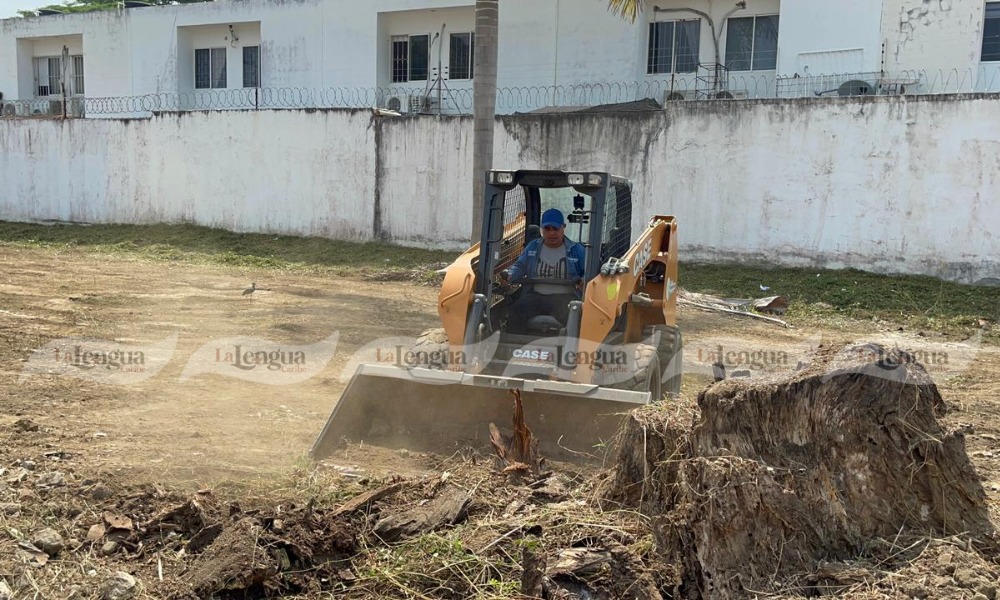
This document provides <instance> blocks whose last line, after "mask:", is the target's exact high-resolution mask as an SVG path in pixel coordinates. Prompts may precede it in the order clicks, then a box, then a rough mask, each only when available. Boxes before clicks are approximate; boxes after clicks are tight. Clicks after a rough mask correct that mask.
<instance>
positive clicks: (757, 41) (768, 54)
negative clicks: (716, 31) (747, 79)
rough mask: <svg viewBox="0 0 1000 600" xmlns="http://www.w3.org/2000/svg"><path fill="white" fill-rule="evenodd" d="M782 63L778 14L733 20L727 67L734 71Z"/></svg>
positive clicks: (729, 37)
mask: <svg viewBox="0 0 1000 600" xmlns="http://www.w3.org/2000/svg"><path fill="white" fill-rule="evenodd" d="M777 65H778V15H771V16H766V17H738V18H732V19H729V24H728V32H727V33H726V67H727V68H728V69H729V70H730V71H768V70H774V69H775V68H777Z"/></svg>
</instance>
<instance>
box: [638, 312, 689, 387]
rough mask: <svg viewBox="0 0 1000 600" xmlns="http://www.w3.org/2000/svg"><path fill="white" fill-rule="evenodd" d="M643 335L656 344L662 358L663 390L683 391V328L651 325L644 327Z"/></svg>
mask: <svg viewBox="0 0 1000 600" xmlns="http://www.w3.org/2000/svg"><path fill="white" fill-rule="evenodd" d="M642 337H643V339H645V340H651V341H653V343H655V344H656V354H657V356H659V358H660V369H661V370H662V371H661V377H660V381H662V382H663V392H664V393H667V394H672V395H677V394H680V393H681V379H682V373H683V371H684V344H683V339H682V337H681V330H680V329H679V328H677V327H674V326H672V325H650V326H648V327H646V328H645V329H643V332H642Z"/></svg>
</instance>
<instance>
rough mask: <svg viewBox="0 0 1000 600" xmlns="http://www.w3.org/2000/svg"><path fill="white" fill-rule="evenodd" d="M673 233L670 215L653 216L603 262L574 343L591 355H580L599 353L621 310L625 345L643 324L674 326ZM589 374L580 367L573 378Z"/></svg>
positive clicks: (635, 339)
mask: <svg viewBox="0 0 1000 600" xmlns="http://www.w3.org/2000/svg"><path fill="white" fill-rule="evenodd" d="M676 233H677V222H676V220H675V219H674V217H672V216H660V215H657V216H654V217H653V218H652V219H650V221H649V226H648V227H647V228H646V230H645V231H644V232H643V233H642V235H641V236H639V238H638V239H637V240H636V242H635V243H634V244H633V245H632V247H631V248H629V250H628V252H626V253H625V255H624V256H622V257H620V258H618V259H617V260H614V259H612V260H609V261H607V262H606V263H605V264H604V265H602V268H601V272H600V273H599V274H598V275H597V276H596V277H594V278H593V279H591V280H590V282H589V283H588V284H587V289H586V293H585V295H584V304H583V311H582V316H581V323H580V340H579V343H578V346H577V347H578V351H579V352H581V353H590V354H584V356H597V355H598V352H599V350H600V347H601V344H602V343H604V341H605V340H606V339H607V337H608V334H610V333H611V330H612V329H613V328H614V326H615V323H616V322H617V321H618V319H619V317H621V315H622V313H623V312H625V313H626V327H625V340H624V341H625V343H636V342H639V341H641V339H642V333H643V329H644V328H645V327H646V326H648V325H657V324H665V325H675V324H676V320H677V295H676V293H675V292H676V289H677V235H676ZM657 263H658V264H657ZM651 267H652V268H651ZM649 275H652V276H649ZM593 375H594V371H593V370H592V369H589V368H584V367H581V368H578V369H577V370H576V371H575V372H573V374H572V380H573V381H575V382H578V383H590V382H592V379H593Z"/></svg>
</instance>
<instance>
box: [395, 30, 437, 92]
mask: <svg viewBox="0 0 1000 600" xmlns="http://www.w3.org/2000/svg"><path fill="white" fill-rule="evenodd" d="M429 54H430V36H428V35H409V36H407V35H397V36H393V38H392V78H391V81H392V82H393V83H400V82H406V81H426V80H427V64H428V62H429V58H430V56H429Z"/></svg>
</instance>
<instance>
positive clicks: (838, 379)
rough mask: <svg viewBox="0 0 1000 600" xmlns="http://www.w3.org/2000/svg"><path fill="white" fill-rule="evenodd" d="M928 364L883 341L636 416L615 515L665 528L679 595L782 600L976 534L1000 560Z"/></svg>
mask: <svg viewBox="0 0 1000 600" xmlns="http://www.w3.org/2000/svg"><path fill="white" fill-rule="evenodd" d="M945 411H946V406H945V403H944V401H943V400H942V398H941V395H940V394H939V393H938V390H937V388H936V386H935V385H934V383H933V381H932V380H931V378H930V377H929V376H928V375H927V373H926V371H925V370H924V369H923V367H922V366H921V365H919V364H918V363H917V362H915V361H913V360H912V359H911V358H910V357H909V356H908V355H907V354H906V353H904V352H901V351H898V350H890V349H886V348H882V347H879V346H873V345H863V346H848V347H837V348H825V349H822V351H821V352H820V353H818V355H817V357H816V360H815V361H814V362H813V364H811V365H808V366H806V367H804V368H803V369H801V370H800V371H798V372H797V373H795V374H794V375H792V376H790V377H788V378H784V379H770V380H768V379H761V380H748V379H744V380H738V379H733V380H726V381H723V382H719V383H717V384H715V385H713V386H711V387H709V388H708V389H706V390H705V391H703V392H702V393H701V394H700V395H699V397H698V401H697V406H696V407H689V409H688V410H683V409H680V408H676V407H651V408H649V409H647V410H642V411H638V412H636V413H635V414H634V415H633V416H632V417H631V418H630V419H629V420H628V422H627V424H626V426H625V428H624V429H623V431H622V436H621V443H622V446H621V448H622V449H621V453H620V456H619V458H618V461H617V464H616V466H615V469H614V476H613V477H612V478H611V480H610V481H609V484H608V485H607V486H606V487H605V489H604V495H605V497H606V498H607V499H608V500H609V501H610V502H611V503H620V504H624V505H626V506H629V507H634V508H638V509H640V510H641V511H642V512H643V513H645V514H647V515H650V516H651V518H652V520H653V529H654V532H655V538H656V546H657V551H658V552H660V553H661V554H662V555H663V557H664V559H665V561H666V562H668V563H672V564H675V565H678V566H679V570H678V577H677V580H676V581H675V586H676V587H675V593H676V596H677V597H686V598H696V597H712V598H726V597H742V596H743V595H745V594H746V593H747V590H756V591H770V592H778V591H780V589H777V587H776V585H777V583H778V582H780V581H782V580H785V579H787V578H789V577H794V576H796V574H798V573H802V572H804V571H813V570H815V569H816V568H817V566H818V565H819V564H820V563H821V561H829V560H845V559H849V558H855V557H858V556H860V555H862V554H863V553H864V551H865V550H866V548H870V547H871V546H872V543H873V540H886V539H888V540H892V539H894V538H896V539H898V538H899V536H901V535H911V534H919V535H922V536H948V535H953V534H963V535H968V536H971V537H972V538H974V539H975V540H977V542H978V543H979V544H980V545H988V546H989V547H990V548H992V544H993V536H994V530H993V526H992V524H991V523H990V520H989V516H988V513H987V507H986V496H985V493H984V490H983V488H982V486H981V485H980V482H979V478H978V476H977V475H976V473H975V471H974V469H973V467H972V464H971V463H970V461H969V458H968V456H967V454H966V451H965V441H964V438H963V432H962V431H960V430H959V431H946V430H945V429H943V428H942V426H941V425H940V423H939V421H938V419H937V417H938V416H940V415H942V414H943V413H944V412H945Z"/></svg>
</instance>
